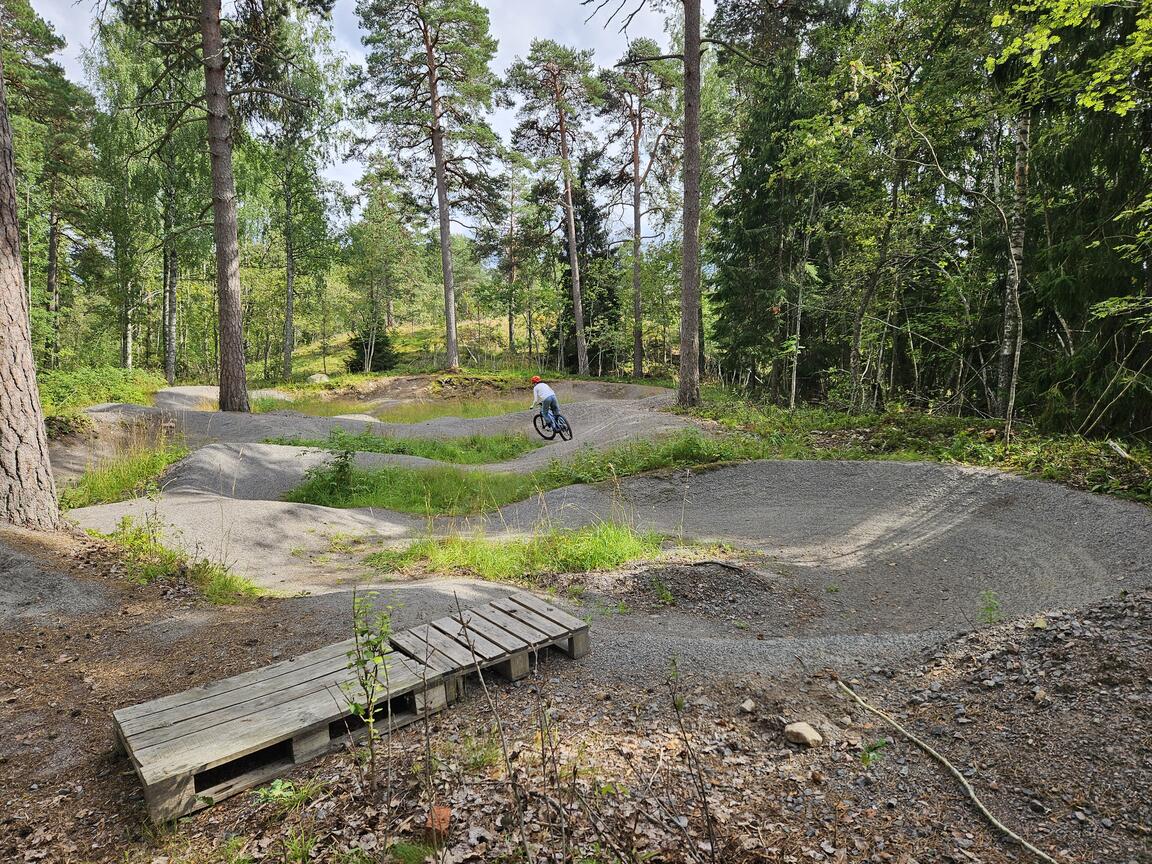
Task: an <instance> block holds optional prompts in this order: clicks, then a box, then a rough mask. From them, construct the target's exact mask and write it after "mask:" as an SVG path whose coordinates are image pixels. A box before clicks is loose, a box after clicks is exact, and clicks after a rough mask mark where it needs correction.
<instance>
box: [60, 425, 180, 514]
mask: <svg viewBox="0 0 1152 864" xmlns="http://www.w3.org/2000/svg"><path fill="white" fill-rule="evenodd" d="M187 455H188V448H187V447H185V446H183V445H182V444H169V443H167V442H165V441H160V442H159V443H157V444H152V445H148V446H142V447H137V448H134V449H132V450H130V451H128V452H126V453H122V454H120V455H118V456H116V457H115V458H112V459H108V460H106V461H104V462H101V463H99V464H98V465H96V466H95V467H93V468H91V469H89V470H88V471H85V472H84V474H83V475H81V477H80V479H79V480H77V481H76V483H75V484H74V485H72V486H65V487H64V488H62V489H61V490H60V506H61V507H62V508H64V509H65V510H75V509H78V508H80V507H91V506H92V505H94V504H111V503H113V502H115V501H126V500H128V499H130V498H142V497H144V496H146V495H148V494H150V493H152V492H155V491H157V488H158V487H157V480H158V478H159V477H160V475H161V474H163V473H164V471H165V469H167V468H168V466H169V465H171V464H172V463H173V462H176V461H178V460H180V459H183V458H184V457H185V456H187Z"/></svg>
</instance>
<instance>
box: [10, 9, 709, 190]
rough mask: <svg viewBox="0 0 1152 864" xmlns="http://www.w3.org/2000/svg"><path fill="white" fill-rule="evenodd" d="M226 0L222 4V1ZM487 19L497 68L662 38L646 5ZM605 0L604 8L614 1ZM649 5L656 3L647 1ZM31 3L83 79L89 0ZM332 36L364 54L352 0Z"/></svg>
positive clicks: (518, 12) (352, 172) (611, 54)
mask: <svg viewBox="0 0 1152 864" xmlns="http://www.w3.org/2000/svg"><path fill="white" fill-rule="evenodd" d="M636 2H638V0H628V3H627V6H626V7H625V8H627V9H631V8H634V4H635V3H636ZM226 5H227V4H226ZM486 5H487V6H488V9H489V13H490V15H491V21H492V33H493V35H495V36H496V38H497V39H498V40H499V42H500V49H499V51H498V53H497V55H496V63H495V71H496V72H497V73H499V74H502V73H503V72H504V70H505V69H507V68H508V66H509V65H511V63H512V61H513V60H514V59H515V58H516V57H519V56H523V55H524V54H526V53H527V52H528V47H529V45H530V43H531V41H532V39H534V38H537V37H539V38H545V39H554V40H556V41H558V42H561V43H564V44H568V45H576V46H578V47H580V48H585V49H587V48H591V49H592V50H593V51H595V54H596V62H597V63H598V64H599V65H601V66H610V65H612V64H613V63H615V62H616V61H617V60H618V59H619V58H620V57H621V56H622V55H623V53H624V46H625V44H626V43H627V40H628V38H633V39H635V38H638V37H641V36H647V37H650V38H654V39H656V40H657V41H658V42H660V43H661V44H663V43H665V42H666V39H667V37H666V36H665V34H664V19H663V16H662V15H661V14H659V13H657V12H655V11H652V10H651V9H645V10H644V11H642V12H641V13H640V14H638V15H637V16H636V17H635V18H634V19H633V21H632V23H631V25H630V27H629V31H628V34H627V36H625V34H623V33H620V32H619V25H618V24H610V25H608V26H607V27H606V26H604V20H605V17H606V16H605V13H603V12H602V13H601V14H600V16H598V17H597V18H596V19H593V20H592V21H590V22H588V23H585V19H586V18H587V17H588V14H589V12H590V7H584V6H581V5H580V2H579V0H487V3H486ZM616 5H617V4H616V2H615V0H612V2H610V4H609V6H607V7H606V11H607V10H609V9H614V8H615V7H616ZM648 5H649V6H652V5H658V4H653V3H649V4H648ZM703 5H704V7H705V9H704V11H705V15H710V14H711V12H712V8H713V6H714V2H713V0H705V2H704V4H703ZM32 7H33V8H34V9H35V10H36V11H37V12H38V13H39V14H40V15H41V16H42V17H43V18H45V19H46V20H48V21H49V22H51V23H52V25H53V26H54V27H55V28H56V31H57V33H59V34H60V35H61V36H63V37H64V38H65V39H66V40H67V41H68V47H67V48H66V49H65V51H64V52H63V53H62V55H61V56H60V58H59V59H60V62H61V63H62V64H63V66H64V68H65V70H66V71H67V73H68V75H69V77H71V78H73V79H74V80H75V81H77V82H80V83H83V82H84V73H83V68H82V65H81V60H80V58H81V55H82V53H83V51H84V49H85V48H86V47H87V46H88V45H90V44H91V30H92V18H93V8H94V3H93V0H78V2H74V0H32ZM333 23H334V28H335V32H336V41H337V44H338V46H339V47H340V49H341V50H342V51H344V52H345V53H346V54H347V55H348V58H349V60H350V61H351V62H359V61H360V60H361V59H362V57H363V47H362V45H361V44H360V32H361V31H360V28H359V24H358V22H357V18H356V3H355V0H336V5H335V9H334V11H333ZM493 125H494V127H495V128H496V130H497V131H498V132H500V133H501V134H502V135H504V136H505V138H507V136H508V133H509V132H510V130H511V127H512V125H513V114H512V112H511V111H502V112H499V113H498V114H497V115H496V116H495V117H494V118H493ZM325 173H326V174H327V176H328V177H329V179H332V180H339V181H340V182H342V183H344V184H345V185H346V186H348V187H351V186H352V185H353V184H354V183H355V182H356V180H357V179H358V178H359V175H360V164H359V163H357V162H355V161H349V162H340V163H337V164H334V165H331V166H329V168H328V169H327V171H326V172H325Z"/></svg>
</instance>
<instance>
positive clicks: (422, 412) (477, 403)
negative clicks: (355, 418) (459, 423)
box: [375, 390, 532, 423]
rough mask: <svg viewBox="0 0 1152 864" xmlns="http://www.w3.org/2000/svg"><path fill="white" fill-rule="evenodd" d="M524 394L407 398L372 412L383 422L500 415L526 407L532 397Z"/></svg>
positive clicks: (412, 421)
mask: <svg viewBox="0 0 1152 864" xmlns="http://www.w3.org/2000/svg"><path fill="white" fill-rule="evenodd" d="M527 392H528V391H527V390H525V394H526V395H525V396H490V397H485V398H473V399H461V398H448V399H434V400H426V401H420V402H407V403H403V404H400V405H390V406H388V407H386V408H381V409H379V410H377V411H376V412H375V416H376V417H377V419H379V420H382V421H384V422H385V423H424V422H426V421H428V420H438V419H440V418H441V417H461V418H464V419H475V418H479V417H499V416H502V415H504V414H512V413H515V412H517V411H524V412H526V411H528V403H529V402H531V401H532V400H531V398H530V397H529V396H528V395H527Z"/></svg>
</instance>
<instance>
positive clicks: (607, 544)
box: [365, 522, 661, 584]
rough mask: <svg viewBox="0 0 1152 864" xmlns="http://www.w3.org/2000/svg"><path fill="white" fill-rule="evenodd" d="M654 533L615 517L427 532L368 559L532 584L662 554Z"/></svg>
mask: <svg viewBox="0 0 1152 864" xmlns="http://www.w3.org/2000/svg"><path fill="white" fill-rule="evenodd" d="M660 544H661V538H660V537H659V535H657V534H652V533H645V532H638V531H636V530H635V529H633V528H631V527H629V526H627V525H622V524H620V523H617V522H597V523H596V524H594V525H589V526H587V527H584V528H578V529H575V530H550V531H545V532H542V533H539V534H536V535H533V536H531V537H527V538H524V539H517V540H492V539H488V538H486V537H482V536H476V537H430V538H426V539H423V540H418V541H417V542H416V543H414V544H412V545H411V546H409V547H408V548H407V549H405V550H403V551H399V552H395V551H385V552H377V553H374V554H372V555H369V556H368V557H367V559H365V560H366V562H367V563H368V564H369V565H371V566H373V567H376V568H377V569H379V570H381V571H383V572H401V571H406V570H422V571H428V572H435V573H450V574H454V575H461V576H471V577H474V578H477V579H486V580H490V581H494V582H522V583H526V584H527V583H532V582H534V581H535V579H536V578H537V577H539V576H542V575H545V574H549V573H585V572H589V571H593V570H607V569H611V568H613V567H619V566H621V565H623V564H626V563H628V562H630V561H637V560H641V559H644V558H651V557H653V556H655V555H658V554H659V553H660Z"/></svg>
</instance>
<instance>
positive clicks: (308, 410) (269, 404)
mask: <svg viewBox="0 0 1152 864" xmlns="http://www.w3.org/2000/svg"><path fill="white" fill-rule="evenodd" d="M248 404H249V407H251V409H252V413H253V414H270V413H272V412H273V411H295V412H297V413H298V414H307V415H309V416H311V417H335V416H336V415H338V414H363V413H364V403H363V402H357V401H356V400H355V399H340V398H326V397H324V396H322V395H319V394H316V395H309V394H300V395H293V397H292V399H291V400H287V399H276V398H274V397H271V396H253V397H252V398H251V399H249V400H248Z"/></svg>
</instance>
